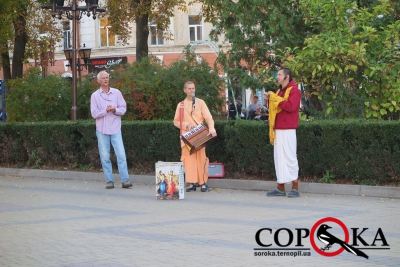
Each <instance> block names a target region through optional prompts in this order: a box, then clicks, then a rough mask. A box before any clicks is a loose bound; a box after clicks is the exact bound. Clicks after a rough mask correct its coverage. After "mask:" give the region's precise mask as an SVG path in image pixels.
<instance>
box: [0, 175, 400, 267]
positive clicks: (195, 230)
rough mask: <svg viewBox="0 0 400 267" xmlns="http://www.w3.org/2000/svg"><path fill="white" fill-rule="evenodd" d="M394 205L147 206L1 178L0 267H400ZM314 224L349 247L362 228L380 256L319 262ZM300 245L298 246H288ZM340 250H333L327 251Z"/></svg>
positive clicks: (210, 197) (132, 192)
mask: <svg viewBox="0 0 400 267" xmlns="http://www.w3.org/2000/svg"><path fill="white" fill-rule="evenodd" d="M399 204H400V199H393V198H378V197H361V196H349V195H347V196H346V195H332V194H312V193H303V194H302V196H301V197H300V198H295V199H291V198H287V197H266V196H265V192H264V191H248V190H231V189H221V188H217V189H216V190H213V191H210V192H207V193H202V192H190V193H187V194H185V199H183V200H170V201H168V200H164V201H162V200H156V199H155V186H154V185H146V184H138V183H135V184H134V186H133V187H132V188H131V189H122V188H114V189H111V190H106V189H105V188H104V183H103V181H92V180H70V179H52V178H40V177H16V176H9V175H3V176H0V233H1V238H0V251H1V253H0V266H44V267H46V266H48V267H59V266H74V267H78V266H79V267H82V266H83V267H86V266H111V267H112V266H116V267H127V266H191V267H192V266H194V267H196V266H202V267H203V266H204V265H208V266H234V267H236V266H290V265H293V266H311V267H313V266H315V267H316V266H332V265H340V266H398V264H399V262H400V245H399V244H400V229H399V228H398V226H397V225H398V221H399V220H400V213H399V212H398V207H399ZM329 218H331V219H329ZM332 218H336V219H337V220H339V221H340V222H342V223H343V224H344V225H345V228H342V229H341V226H340V225H338V224H337V223H335V221H332V220H333V219H332ZM322 219H325V220H327V221H326V222H325V223H328V224H330V225H331V226H332V227H333V228H332V229H331V233H332V234H334V235H336V236H338V237H339V238H342V239H345V236H346V231H348V233H349V235H350V237H349V241H348V243H353V241H354V240H353V239H354V238H356V241H357V240H358V241H357V242H358V243H359V244H358V245H360V242H361V241H360V240H359V239H357V237H355V236H357V234H360V232H361V231H362V230H363V229H364V228H368V229H367V230H365V232H364V233H362V234H360V238H363V240H364V241H365V242H367V243H368V244H369V245H371V244H372V243H373V241H374V240H375V239H376V237H377V230H378V229H381V231H382V233H384V236H385V239H386V241H387V243H388V246H386V247H382V243H383V242H382V240H375V243H376V245H377V248H379V250H378V249H376V248H375V249H365V247H364V249H365V250H363V251H364V252H365V253H366V254H367V255H368V256H369V259H364V258H362V257H357V256H355V255H353V254H351V253H348V252H346V251H344V252H342V253H340V254H338V255H337V256H333V257H332V256H331V257H326V256H323V255H320V254H319V253H318V252H317V250H315V249H314V248H313V245H312V242H314V243H316V245H317V247H323V246H324V244H323V243H322V242H320V241H319V240H318V239H317V238H316V234H315V233H314V235H311V231H312V228H313V227H315V226H319V225H318V223H319V221H320V220H322ZM263 228H269V229H270V230H271V233H270V232H269V230H262V232H261V233H260V235H259V237H260V242H262V244H265V245H267V244H271V246H270V247H263V246H260V245H259V244H258V243H257V242H256V235H257V232H259V231H260V230H261V229H263ZM300 228H302V229H303V230H302V232H300V237H301V236H306V230H304V229H308V230H309V231H310V234H309V236H307V237H304V238H299V237H298V235H297V232H296V231H297V230H296V229H300ZM357 228H358V230H356V231H358V232H356V235H355V234H354V229H357ZM278 230H279V231H280V232H278ZM277 232H278V234H277ZM289 232H293V236H291V235H290V234H289ZM275 235H277V236H278V241H279V242H280V244H282V245H283V246H279V245H278V244H277V242H275V240H274V236H275ZM379 237H380V238H381V239H382V236H378V239H379ZM299 239H300V240H301V242H302V246H296V244H297V243H298V242H299V241H298V240H299ZM289 243H290V245H287V246H286V244H289ZM266 248H271V249H279V250H275V251H273V250H269V252H276V253H278V252H282V253H290V252H292V253H293V251H287V250H284V249H287V248H294V249H296V250H298V249H308V250H303V251H300V252H301V253H300V254H301V255H303V254H302V253H304V252H309V253H310V256H298V255H297V256H296V257H294V254H292V256H290V255H289V254H288V256H271V255H272V254H271V255H268V254H266V255H265V253H266V252H268V251H266V250H255V249H266ZM339 248H340V247H339V246H338V245H337V244H334V245H333V246H332V248H331V249H330V251H332V252H334V251H337V250H338V249H339ZM367 248H373V247H371V246H369V247H367ZM382 248H385V249H382ZM317 249H318V248H317ZM319 251H320V250H319ZM256 252H262V254H261V255H262V256H255V253H256ZM300 254H299V255H300ZM275 255H280V254H275ZM282 255H284V254H282Z"/></svg>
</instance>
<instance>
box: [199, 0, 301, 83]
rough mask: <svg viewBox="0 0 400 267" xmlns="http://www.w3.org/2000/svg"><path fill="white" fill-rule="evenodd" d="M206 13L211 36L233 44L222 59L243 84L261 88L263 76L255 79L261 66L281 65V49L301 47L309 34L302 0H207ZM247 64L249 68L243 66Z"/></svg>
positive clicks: (204, 6) (204, 7) (204, 11)
mask: <svg viewBox="0 0 400 267" xmlns="http://www.w3.org/2000/svg"><path fill="white" fill-rule="evenodd" d="M203 2H204V5H203V15H204V16H205V17H206V18H207V20H208V21H210V22H212V24H213V26H214V29H213V30H212V31H211V34H210V37H211V38H212V40H214V41H219V40H220V39H222V40H223V41H224V42H225V43H227V44H231V48H230V49H229V50H228V51H226V53H222V54H221V55H220V57H219V61H220V62H221V63H222V64H223V66H224V67H225V68H226V70H229V73H231V74H232V73H234V75H235V76H236V77H240V78H241V84H242V85H245V86H246V87H247V86H250V87H252V88H261V87H262V86H263V83H262V80H260V79H258V80H257V79H254V77H253V74H257V73H258V72H259V69H260V68H262V69H263V68H264V67H265V66H269V67H272V69H274V68H273V67H274V66H280V65H281V64H282V63H281V62H280V61H279V60H277V58H275V57H274V53H275V51H276V50H277V49H280V48H285V47H295V46H298V47H301V46H302V45H303V42H304V39H305V37H306V35H307V34H308V28H307V27H306V25H305V24H304V22H303V15H302V12H301V9H300V3H301V1H297V0H295V1H293V0H237V1H231V0H205V1H203ZM243 65H246V69H247V70H248V71H250V73H251V74H252V75H250V76H249V75H248V72H243V71H242V70H241V68H240V67H239V66H243Z"/></svg>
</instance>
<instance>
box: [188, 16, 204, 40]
mask: <svg viewBox="0 0 400 267" xmlns="http://www.w3.org/2000/svg"><path fill="white" fill-rule="evenodd" d="M195 17H198V16H194V15H193V16H192V15H189V16H188V24H189V41H190V42H198V41H204V27H203V26H204V24H203V18H201V20H195V21H198V22H199V23H198V24H190V19H191V18H195ZM192 28H194V40H192V38H191V30H192ZM198 28H200V30H199V29H198ZM199 33H200V37H201V39H198V38H197V37H198V34H199Z"/></svg>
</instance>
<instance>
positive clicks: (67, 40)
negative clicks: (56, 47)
mask: <svg viewBox="0 0 400 267" xmlns="http://www.w3.org/2000/svg"><path fill="white" fill-rule="evenodd" d="M63 34H64V38H63V39H64V50H65V49H69V48H71V47H72V44H71V31H64V33H63Z"/></svg>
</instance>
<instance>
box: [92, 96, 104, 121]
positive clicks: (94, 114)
mask: <svg viewBox="0 0 400 267" xmlns="http://www.w3.org/2000/svg"><path fill="white" fill-rule="evenodd" d="M90 111H91V114H92V117H93V119H98V118H102V117H104V116H105V115H107V110H106V109H103V110H102V109H99V107H98V104H97V99H96V97H95V96H94V94H92V96H91V97H90Z"/></svg>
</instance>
